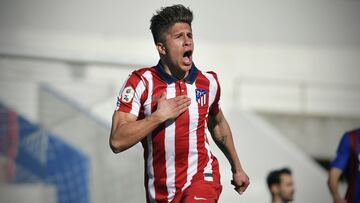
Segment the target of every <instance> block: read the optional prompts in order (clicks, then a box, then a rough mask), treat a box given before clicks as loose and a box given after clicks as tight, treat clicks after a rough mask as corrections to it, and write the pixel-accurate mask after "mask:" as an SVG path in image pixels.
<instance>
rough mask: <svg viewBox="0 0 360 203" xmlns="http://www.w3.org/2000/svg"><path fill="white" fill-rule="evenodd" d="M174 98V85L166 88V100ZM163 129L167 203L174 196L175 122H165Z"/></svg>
mask: <svg viewBox="0 0 360 203" xmlns="http://www.w3.org/2000/svg"><path fill="white" fill-rule="evenodd" d="M174 97H176V90H175V83H172V84H170V85H168V86H167V87H166V99H171V98H174ZM166 126H167V127H166V128H165V161H166V186H167V191H168V201H169V202H171V201H172V200H173V198H174V196H175V191H176V189H175V120H167V121H166Z"/></svg>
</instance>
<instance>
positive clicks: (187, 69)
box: [181, 64, 192, 72]
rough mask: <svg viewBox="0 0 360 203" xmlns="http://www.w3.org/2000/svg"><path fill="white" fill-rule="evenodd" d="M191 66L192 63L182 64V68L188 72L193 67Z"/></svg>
mask: <svg viewBox="0 0 360 203" xmlns="http://www.w3.org/2000/svg"><path fill="white" fill-rule="evenodd" d="M191 66H192V64H191V65H183V66H181V70H183V71H185V72H187V71H189V70H190V69H191Z"/></svg>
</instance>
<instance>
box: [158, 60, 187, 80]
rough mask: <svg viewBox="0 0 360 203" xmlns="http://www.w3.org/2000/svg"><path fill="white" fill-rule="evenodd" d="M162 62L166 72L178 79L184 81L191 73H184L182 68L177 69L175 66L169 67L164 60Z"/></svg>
mask: <svg viewBox="0 0 360 203" xmlns="http://www.w3.org/2000/svg"><path fill="white" fill-rule="evenodd" d="M160 62H161V65H162V66H163V68H164V71H165V72H166V73H167V74H169V75H171V76H173V77H175V78H177V79H184V78H185V77H186V76H187V75H188V74H189V71H186V72H184V71H182V70H181V69H180V68H175V67H174V66H172V65H169V64H168V63H166V62H164V61H163V60H161V61H160Z"/></svg>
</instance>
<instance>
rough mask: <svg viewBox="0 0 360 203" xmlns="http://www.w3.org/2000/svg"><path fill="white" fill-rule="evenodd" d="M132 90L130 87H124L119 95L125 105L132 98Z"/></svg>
mask: <svg viewBox="0 0 360 203" xmlns="http://www.w3.org/2000/svg"><path fill="white" fill-rule="evenodd" d="M134 93H135V91H134V89H133V88H132V87H130V86H129V87H126V88H125V89H124V91H123V92H122V94H121V101H122V102H125V103H129V102H130V101H131V100H132V98H133V97H134Z"/></svg>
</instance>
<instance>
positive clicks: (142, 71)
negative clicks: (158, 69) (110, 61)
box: [131, 67, 155, 77]
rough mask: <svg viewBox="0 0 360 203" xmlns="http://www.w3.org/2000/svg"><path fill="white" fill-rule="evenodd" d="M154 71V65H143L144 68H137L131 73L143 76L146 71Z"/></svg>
mask: <svg viewBox="0 0 360 203" xmlns="http://www.w3.org/2000/svg"><path fill="white" fill-rule="evenodd" d="M154 71H155V68H154V67H145V68H140V69H137V70H134V71H133V72H132V73H131V75H137V76H139V77H143V76H144V74H146V73H152V72H154Z"/></svg>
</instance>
